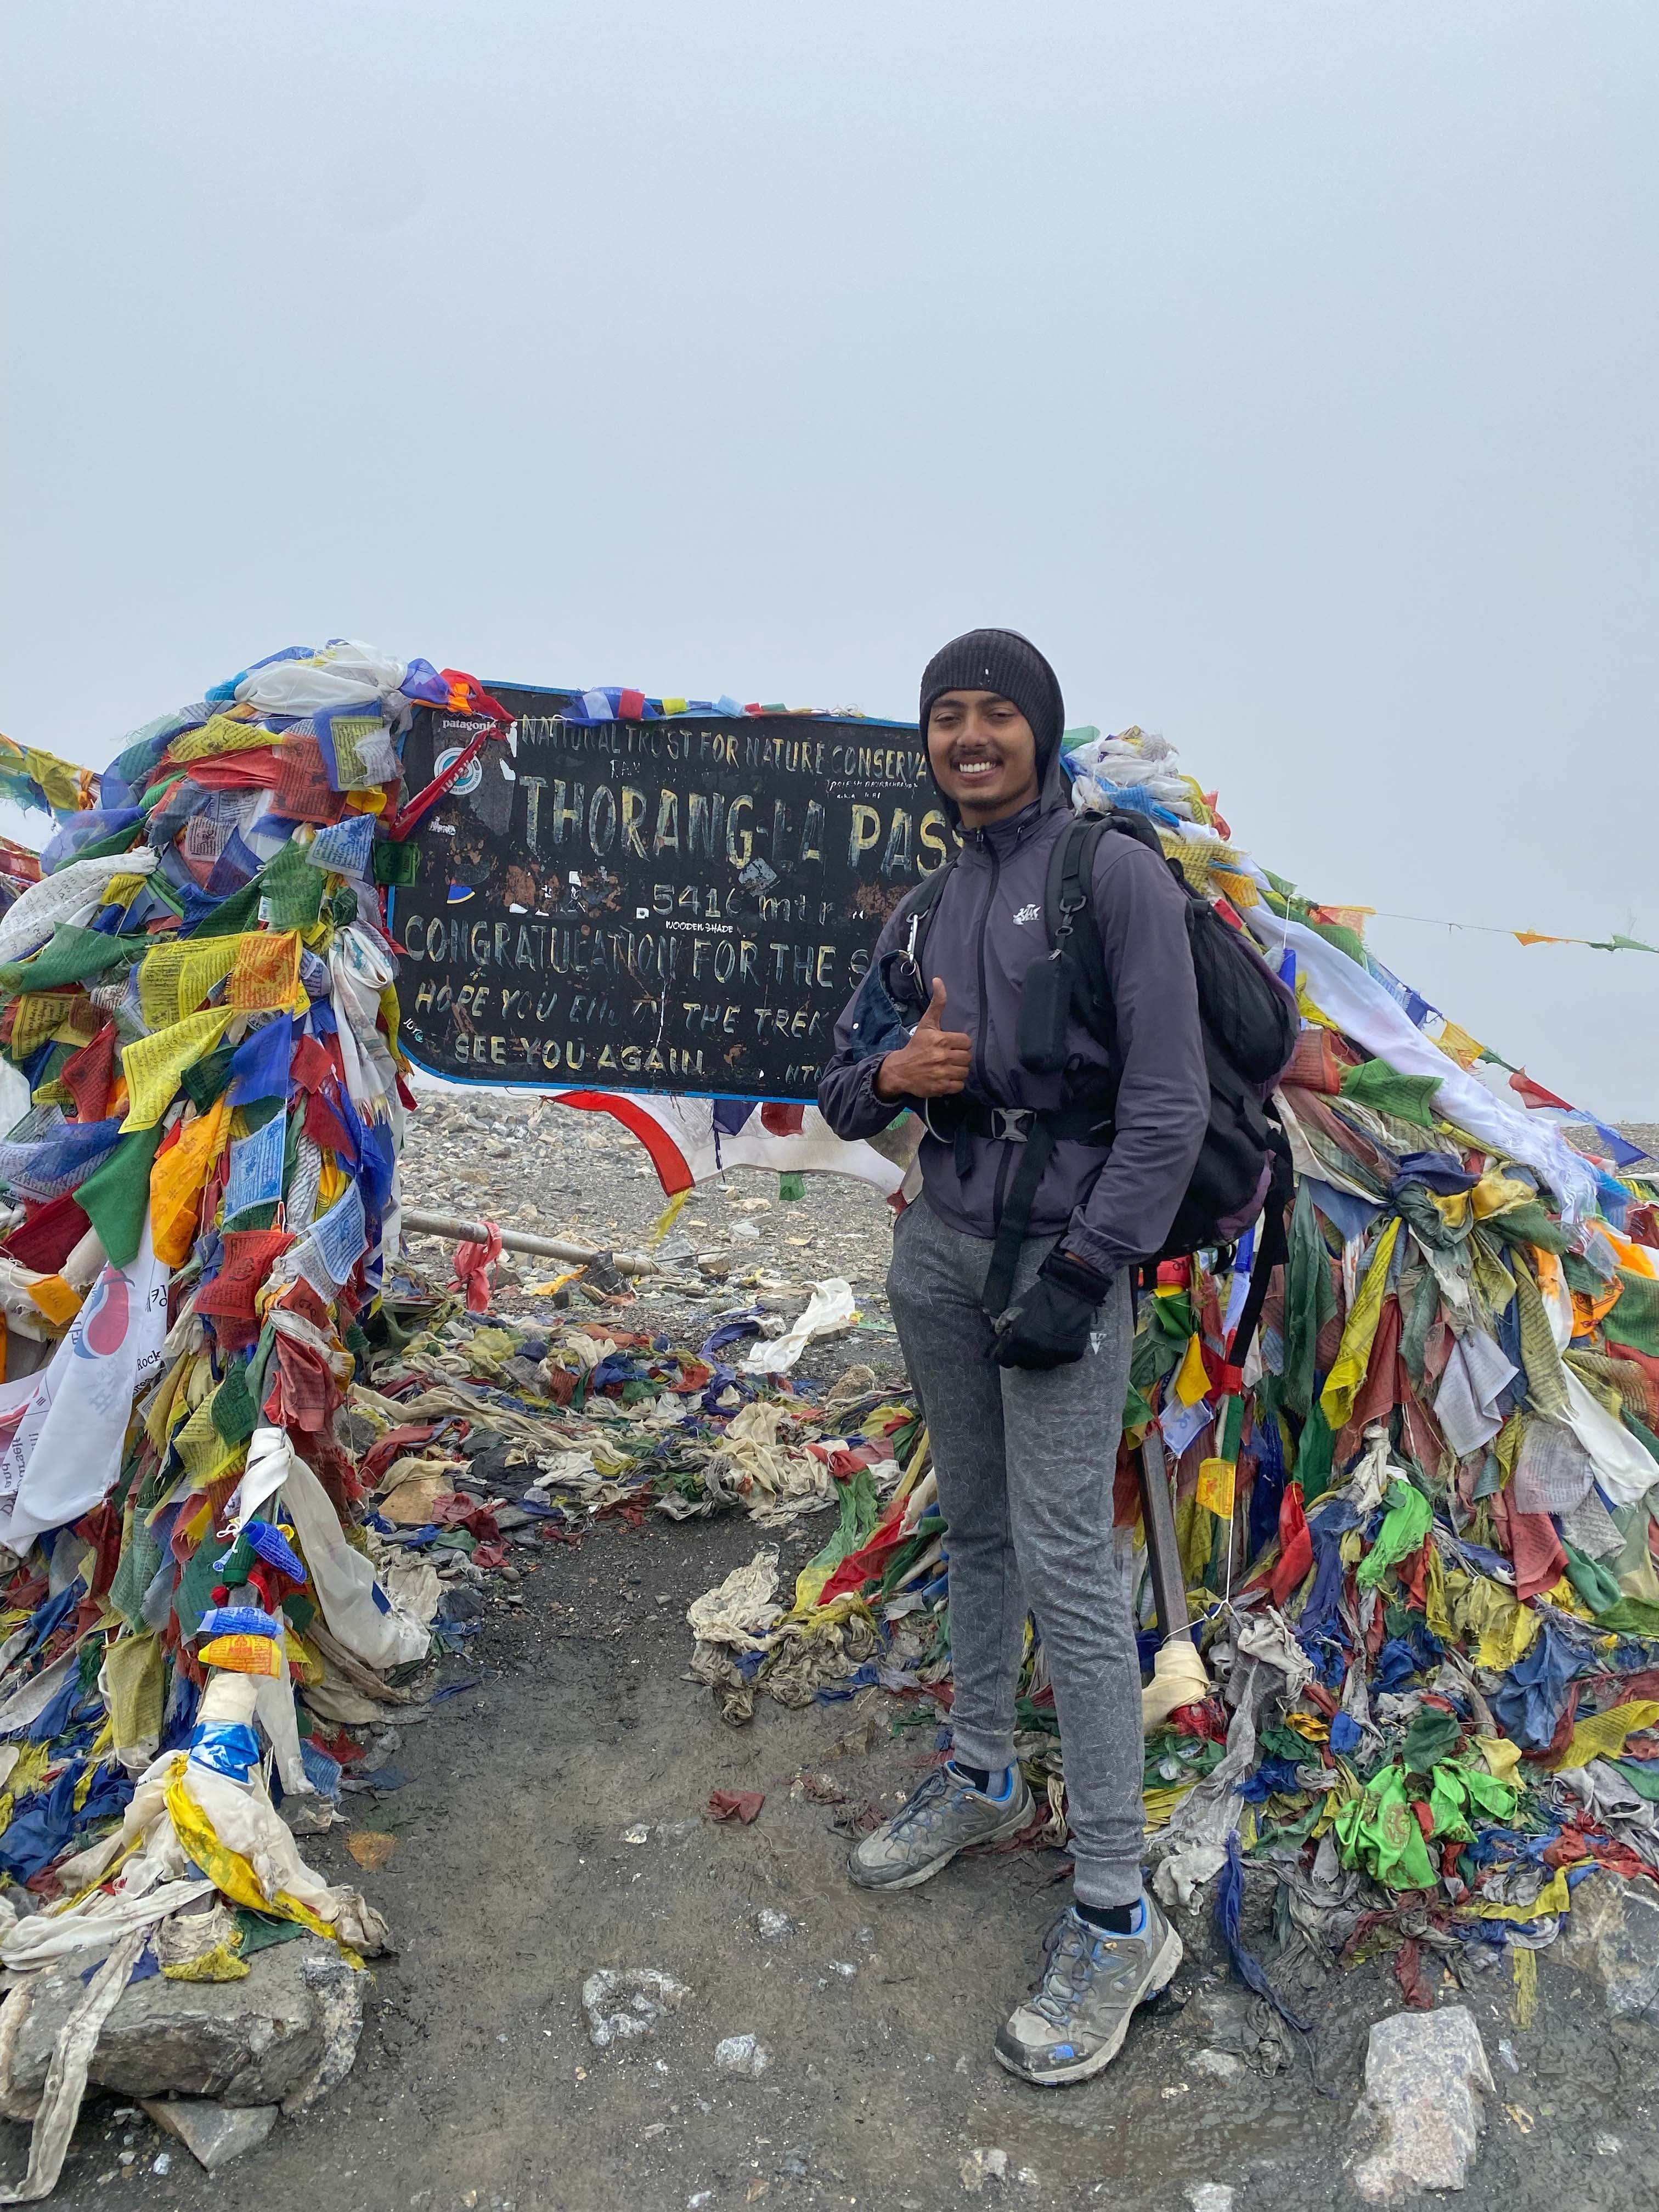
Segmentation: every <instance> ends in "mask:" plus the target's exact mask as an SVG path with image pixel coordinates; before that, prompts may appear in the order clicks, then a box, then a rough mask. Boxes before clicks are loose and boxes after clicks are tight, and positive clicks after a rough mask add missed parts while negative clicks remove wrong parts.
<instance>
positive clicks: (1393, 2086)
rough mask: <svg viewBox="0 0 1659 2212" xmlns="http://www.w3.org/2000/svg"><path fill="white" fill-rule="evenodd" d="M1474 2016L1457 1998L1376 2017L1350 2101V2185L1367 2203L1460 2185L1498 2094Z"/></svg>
mask: <svg viewBox="0 0 1659 2212" xmlns="http://www.w3.org/2000/svg"><path fill="white" fill-rule="evenodd" d="M1496 2095H1497V2090H1496V2088H1495V2087H1494V2086H1493V2083H1492V2069H1491V2068H1490V2067H1489V2066H1488V2065H1487V2063H1486V2051H1485V2049H1484V2047H1483V2045H1482V2044H1481V2041H1480V2029H1479V2028H1478V2027H1476V2026H1475V2024H1474V2015H1473V2014H1472V2013H1471V2012H1469V2011H1468V2008H1467V2007H1465V2006H1463V2005H1448V2006H1447V2007H1446V2008H1445V2009H1444V2010H1443V2011H1441V2012H1429V2013H1423V2012H1402V2013H1395V2014H1394V2015H1391V2016H1390V2017H1389V2019H1387V2020H1383V2021H1378V2022H1377V2023H1376V2027H1373V2028H1372V2030H1371V2034H1370V2046H1369V2048H1368V2049H1367V2051H1366V2053H1365V2093H1364V2096H1363V2097H1362V2098H1361V2099H1360V2100H1359V2103H1358V2105H1357V2106H1355V2108H1354V2115H1353V2120H1352V2126H1351V2133H1352V2136H1353V2139H1354V2156H1353V2158H1352V2159H1351V2160H1350V2164H1351V2166H1352V2176H1353V2185H1354V2187H1355V2188H1356V2189H1357V2190H1358V2191H1359V2194H1360V2195H1361V2196H1362V2197H1364V2198H1365V2199H1366V2200H1367V2201H1368V2202H1369V2203H1373V2204H1386V2203H1395V2202H1397V2201H1398V2200H1399V2199H1401V2198H1402V2197H1408V2196H1411V2195H1412V2194H1413V2193H1414V2192H1415V2191H1418V2190H1419V2189H1462V2187H1463V2186H1464V2185H1465V2183H1466V2182H1467V2181H1468V2177H1469V2169H1470V2167H1471V2166H1473V2165H1474V2160H1475V2155H1476V2153H1477V2152H1478V2151H1479V2150H1480V2134H1481V2130H1482V2129H1483V2128H1484V2127H1485V2126H1486V2100H1487V2099H1488V2098H1492V2097H1495V2096H1496Z"/></svg>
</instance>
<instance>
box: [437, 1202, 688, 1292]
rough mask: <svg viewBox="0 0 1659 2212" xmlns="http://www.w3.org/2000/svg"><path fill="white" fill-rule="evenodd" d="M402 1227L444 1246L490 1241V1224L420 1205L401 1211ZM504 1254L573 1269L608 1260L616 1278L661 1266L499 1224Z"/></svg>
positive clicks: (640, 1256) (641, 1255)
mask: <svg viewBox="0 0 1659 2212" xmlns="http://www.w3.org/2000/svg"><path fill="white" fill-rule="evenodd" d="M403 1226H404V1229H405V1230H407V1231H410V1234H411V1235H413V1236H416V1237H441V1238H442V1239H443V1240H444V1242H445V1243H447V1244H486V1243H489V1224H488V1222H483V1221H471V1220H467V1219H465V1218H463V1217H462V1216H460V1215H459V1214H454V1213H429V1212H426V1211H425V1210H424V1209H423V1208H422V1207H420V1206H405V1207H404V1211H403ZM496 1227H497V1228H498V1229H499V1230H500V1231H501V1249H502V1251H503V1252H524V1253H527V1254H529V1255H532V1257H534V1258H536V1259H538V1260H565V1261H569V1262H570V1263H571V1265H573V1266H574V1267H581V1266H584V1265H586V1263H587V1262H588V1261H592V1260H600V1259H608V1260H609V1261H610V1262H611V1266H612V1267H614V1268H615V1269H616V1271H617V1273H618V1274H619V1275H654V1274H656V1273H659V1267H660V1263H659V1261H655V1260H651V1259H647V1256H646V1255H645V1254H644V1253H643V1252H601V1251H600V1249H599V1247H598V1245H596V1244H579V1243H576V1242H575V1240H574V1238H572V1237H543V1236H539V1235H538V1234H536V1233H535V1232H533V1231H531V1230H528V1229H507V1228H503V1227H501V1224H500V1223H499V1222H498V1223H497V1224H496Z"/></svg>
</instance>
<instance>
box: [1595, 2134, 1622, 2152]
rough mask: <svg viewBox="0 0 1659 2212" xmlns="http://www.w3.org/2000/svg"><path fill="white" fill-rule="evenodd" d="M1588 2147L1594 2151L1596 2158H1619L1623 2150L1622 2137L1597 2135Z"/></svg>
mask: <svg viewBox="0 0 1659 2212" xmlns="http://www.w3.org/2000/svg"><path fill="white" fill-rule="evenodd" d="M1590 2148H1591V2149H1592V2150H1593V2151H1594V2152H1595V2155H1596V2156H1597V2158H1619V2157H1620V2156H1621V2155H1622V2154H1623V2152H1624V2148H1625V2144H1624V2138H1623V2137H1622V2136H1610V2135H1607V2134H1602V2135H1599V2136H1596V2138H1595V2142H1593V2143H1592V2144H1591V2145H1590Z"/></svg>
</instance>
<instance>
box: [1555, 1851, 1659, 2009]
mask: <svg viewBox="0 0 1659 2212" xmlns="http://www.w3.org/2000/svg"><path fill="white" fill-rule="evenodd" d="M1552 1956H1553V1959H1554V1960H1559V1962H1560V1964H1561V1965H1562V1966H1569V1967H1571V1969H1572V1970H1573V1971H1574V1972H1576V1973H1580V1974H1582V1975H1583V1977H1584V1979H1585V1980H1586V1981H1587V1982H1589V1984H1591V1985H1592V1986H1593V1987H1594V1988H1595V1989H1596V1990H1599V1991H1600V1992H1601V2002H1603V2004H1604V2005H1605V2006H1606V2007H1607V2010H1608V2011H1609V2012H1610V2013H1611V2014H1612V2015H1613V2018H1614V2019H1615V2020H1624V2021H1640V2022H1641V2023H1642V2024H1643V2025H1644V2027H1659V1884H1656V1883H1654V1882H1651V1881H1648V1880H1647V1878H1646V1877H1645V1876H1639V1877H1638V1879H1637V1880H1636V1881H1625V1880H1624V1879H1623V1877H1622V1876H1621V1875H1616V1874H1611V1873H1609V1872H1608V1871H1607V1869H1605V1868H1598V1869H1596V1871H1595V1873H1594V1874H1591V1875H1586V1876H1585V1877H1584V1879H1583V1881H1581V1882H1580V1883H1579V1885H1578V1887H1577V1889H1575V1890H1574V1891H1573V1893H1572V1911H1571V1912H1570V1913H1568V1914H1567V1916H1566V1917H1565V1919H1564V1920H1563V1921H1562V1923H1561V1932H1560V1934H1559V1936H1557V1937H1556V1939H1555V1942H1554V1945H1553V1950H1552Z"/></svg>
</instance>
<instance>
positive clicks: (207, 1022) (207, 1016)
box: [121, 1006, 236, 1134]
mask: <svg viewBox="0 0 1659 2212" xmlns="http://www.w3.org/2000/svg"><path fill="white" fill-rule="evenodd" d="M235 1018H236V1009H235V1007H234V1006H209V1007H207V1008H206V1009H205V1010H204V1012H201V1013H199V1014H190V1015H187V1016H186V1017H185V1019H184V1020H183V1021H182V1022H174V1023H173V1024H172V1025H171V1027H169V1028H167V1029H163V1030H156V1031H155V1035H154V1036H146V1037H135V1038H134V1040H133V1042H131V1044H130V1045H128V1046H127V1047H126V1048H125V1051H124V1052H123V1053H122V1054H121V1066H122V1071H123V1073H125V1076H126V1079H127V1096H128V1097H129V1099H130V1100H131V1104H130V1105H129V1107H128V1109H127V1118H126V1120H125V1121H123V1122H122V1124H121V1128H122V1132H123V1133H124V1134H125V1133H126V1132H127V1131H128V1130H130V1129H153V1128H154V1127H155V1124H156V1123H157V1122H158V1121H160V1120H161V1116H162V1115H163V1114H165V1113H166V1112H167V1108H168V1107H169V1106H170V1105H171V1104H172V1103H173V1093H174V1091H177V1090H178V1088H179V1077H180V1076H181V1075H182V1074H183V1073H184V1072H185V1069H186V1068H187V1067H194V1066H195V1065H196V1063H197V1060H200V1059H201V1058H203V1056H204V1054H207V1053H210V1052H211V1051H212V1049H213V1048H214V1046H215V1045H216V1044H217V1043H218V1042H219V1040H220V1038H221V1037H222V1036H223V1035H224V1033H225V1031H226V1030H228V1028H229V1026H230V1024H231V1023H232V1022H233V1021H234V1019H235Z"/></svg>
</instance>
